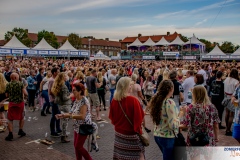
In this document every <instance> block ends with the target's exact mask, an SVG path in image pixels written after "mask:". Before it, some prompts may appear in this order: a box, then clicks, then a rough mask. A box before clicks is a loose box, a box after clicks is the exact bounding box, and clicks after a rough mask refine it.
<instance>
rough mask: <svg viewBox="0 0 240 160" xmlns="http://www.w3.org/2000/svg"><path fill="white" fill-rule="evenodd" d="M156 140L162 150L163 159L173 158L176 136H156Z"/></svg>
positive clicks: (170, 159)
mask: <svg viewBox="0 0 240 160" xmlns="http://www.w3.org/2000/svg"><path fill="white" fill-rule="evenodd" d="M154 139H155V142H156V143H157V145H158V147H159V148H160V150H161V151H162V154H163V160H173V148H174V142H175V138H163V137H157V136H154Z"/></svg>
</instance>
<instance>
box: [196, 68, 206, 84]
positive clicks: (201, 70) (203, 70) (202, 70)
mask: <svg viewBox="0 0 240 160" xmlns="http://www.w3.org/2000/svg"><path fill="white" fill-rule="evenodd" d="M197 74H201V75H203V79H204V83H203V84H204V86H206V85H207V79H208V76H207V73H206V71H205V65H202V66H201V69H200V70H199V71H198V73H197Z"/></svg>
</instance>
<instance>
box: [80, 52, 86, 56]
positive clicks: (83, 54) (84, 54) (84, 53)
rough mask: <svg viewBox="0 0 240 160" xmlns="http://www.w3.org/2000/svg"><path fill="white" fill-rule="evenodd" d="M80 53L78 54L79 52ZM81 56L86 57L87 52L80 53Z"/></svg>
mask: <svg viewBox="0 0 240 160" xmlns="http://www.w3.org/2000/svg"><path fill="white" fill-rule="evenodd" d="M79 53H80V52H79ZM81 55H82V56H88V52H81Z"/></svg>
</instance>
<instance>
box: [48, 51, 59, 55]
mask: <svg viewBox="0 0 240 160" xmlns="http://www.w3.org/2000/svg"><path fill="white" fill-rule="evenodd" d="M49 55H58V51H49Z"/></svg>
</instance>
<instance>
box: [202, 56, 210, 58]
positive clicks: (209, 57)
mask: <svg viewBox="0 0 240 160" xmlns="http://www.w3.org/2000/svg"><path fill="white" fill-rule="evenodd" d="M202 58H211V56H202Z"/></svg>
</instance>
